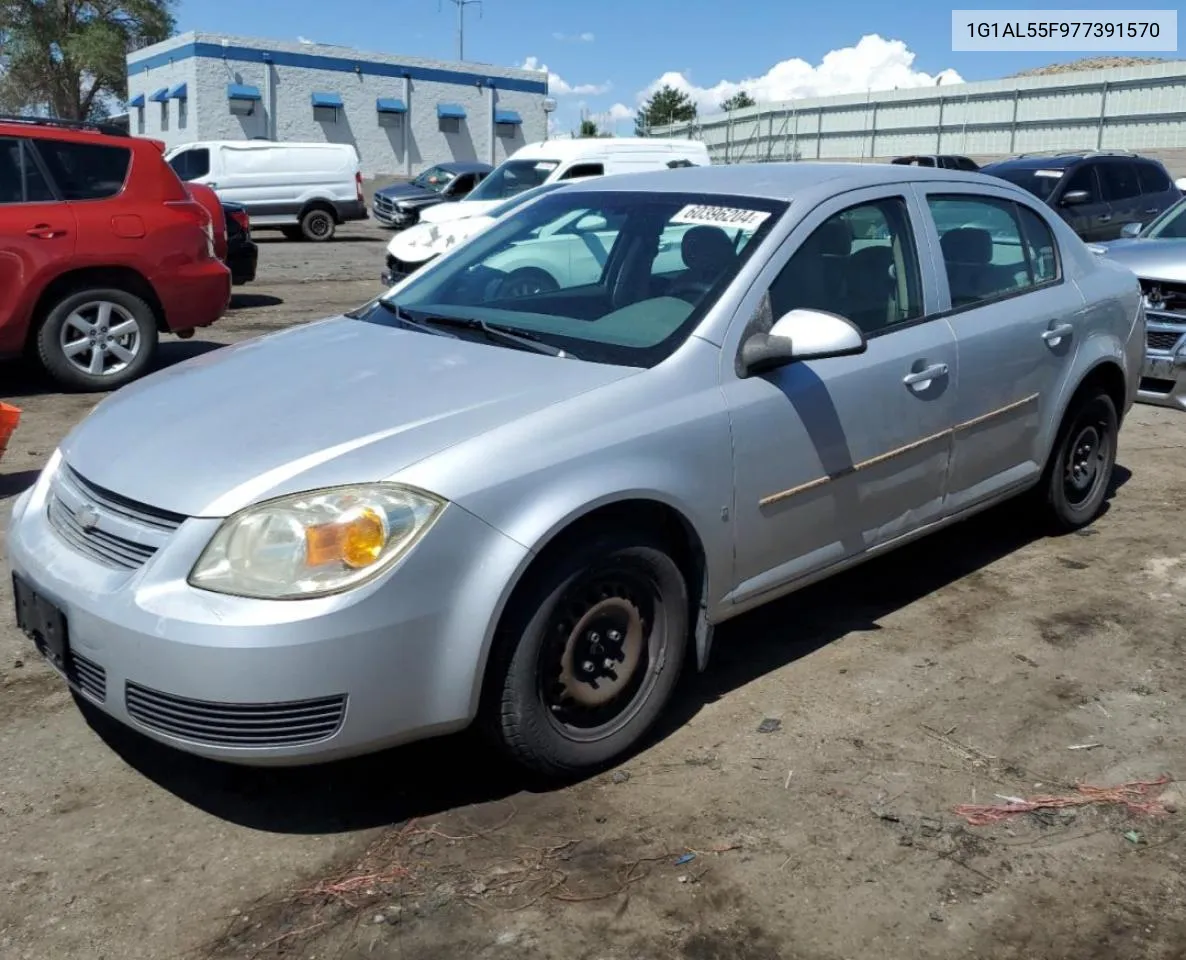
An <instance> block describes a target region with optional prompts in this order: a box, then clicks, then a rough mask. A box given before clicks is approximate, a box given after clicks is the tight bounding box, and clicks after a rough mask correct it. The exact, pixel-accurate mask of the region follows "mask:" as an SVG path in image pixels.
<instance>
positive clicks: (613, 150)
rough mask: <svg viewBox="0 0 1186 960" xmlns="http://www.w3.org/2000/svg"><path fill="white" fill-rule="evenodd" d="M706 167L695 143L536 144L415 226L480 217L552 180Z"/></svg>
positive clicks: (609, 140)
mask: <svg viewBox="0 0 1186 960" xmlns="http://www.w3.org/2000/svg"><path fill="white" fill-rule="evenodd" d="M709 164H710V161H709V158H708V147H707V146H706V145H705V144H704V143H702V142H701V141H699V140H666V139H658V138H651V137H583V138H579V139H576V140H541V141H540V142H539V143H529V144H527V145H526V146H524V147H520V148H519V149H518V150H516V151H515V152H514V153H513V154H511V155H510V156H509V157H507V158H506V159H505V160H504V161H503V162H502V163H500V164H499V165H498V166H497V167H495V168H494V169H493V170H492V171H490V173H488V174H487V175H486V179H485V180H483V181H482V182H481V183H480V184H478V186H477V187H475V188H474V189H473V190H471V191H470V192H469V193H468V194H467V195H466V196H465V197H464V198H462V199H461V200H458V201H457V202H456V203H441V204H438V205H437V206H435V207H429V208H428V209H427V210H425V211H424V212H423V213H421V214H420V222H421V223H448V222H449V221H450V220H461V219H464V218H465V217H476V216H481V215H482V214H485V213H488V212H489V211H490V210H492V209H493V208H494V207H497V206H498V205H499V204H500V203H502V202H503V201H504V200H509V199H510V198H511V197H513V196H514V195H515V194H517V193H522V192H523V191H524V190H529V189H531V188H532V187H538V186H539V185H540V184H542V183H551V182H553V181H555V180H576V179H580V178H582V177H600V176H603V175H609V174H615V173H642V172H645V171H647V170H662V169H663V168H665V167H707V166H709Z"/></svg>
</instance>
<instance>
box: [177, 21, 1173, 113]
mask: <svg viewBox="0 0 1186 960" xmlns="http://www.w3.org/2000/svg"><path fill="white" fill-rule="evenodd" d="M968 6H980V5H979V4H968ZM995 6H997V7H1006V6H1009V5H1008V4H996V5H995ZM1014 6H1021V5H1020V4H1016V5H1014ZM1042 6H1043V7H1044V8H1046V9H1080V10H1082V9H1108V7H1109V5H1108V4H1098V3H1091V2H1089V0H1080V2H1078V3H1073V4H1066V3H1062V4H1059V3H1046V4H1043V5H1042ZM1117 6H1121V5H1120V4H1117V3H1116V0H1113V2H1112V4H1111V8H1112V9H1115V8H1116V7H1117ZM479 9H480V15H479ZM951 9H952V4H951V3H950V2H946V3H933V2H928V0H920V2H915V3H913V4H906V3H902V2H897V3H894V2H888V3H887V2H885V0H881V2H877V3H874V2H867V0H833V2H831V3H823V4H789V3H771V2H767V3H745V4H743V3H738V2H732V3H719V2H713V3H709V2H707V0H596V2H593V3H574V2H572V0H567V2H559V0H485V2H484V3H483V4H482V5H481V8H479V7H478V6H470V7H467V8H466V14H465V15H466V32H465V55H466V59H467V60H476V61H482V62H486V63H498V64H504V65H521V64H524V63H525V62H530V63H532V64H533V65H536V66H545V65H546V66H547V68H548V70H549V72H550V73H551V74H552V85H553V89H554V91H555V92H558V93H559V94H560V96H559V97H558V99H559V101H560V109H559V111H558V112H557V120H558V126H559V128H560V129H561V130H565V129H568V128H570V127H575V126H576V123H577V121H578V120H579V117H580V115H581V111H582V110H588V111H589V112H590V113H592V114H595V115H600V118H601V119H602V122H603V125H608V126H611V127H615V128H616V130H617V132H618V133H621V134H626V133H629V132H630V130H631V129H632V124H631V122H630V121H629V119H628V118H627V114H629V113H631V112H632V111H633V110H634V109H635V108H636V107H637V105H638V100H639V96H640V94H642V93H644V92H645V91H646V90H647V89H648V88H649V87H651V86H652V85H653V84H654V83H656V82H657V81H658V80H660V78H663V77H664V75H665V74H679V77H678V78H676V77H673V76H668V77H667V78H666V79H668V80H675V81H676V82H677V85H686V86H687V87H688V88H689V90H690V92H692V93H693V95H694V96H695V97H696V98H697V100H698V101H699V102H700V103H701V105H702V110H703V109H704V108H705V107H709V106H711V105H712V104H713V103H714V102H715V101H716V100H718V99H719V97H720V95H721V94H722V93H724V94H727V93H729V92H731V91H732V89H734V88H733V87H731V86H728V85H727V84H737V83H740V82H742V81H746V80H751V81H752V80H757V81H758V83H757V84H756V85H755V84H754V83H749V84H745V85H746V86H747V87H748V88H750V89H751V90H752V89H754V87H755V86H756V87H757V91H758V93H759V94H761V93H762V92H763V91H766V92H767V95H768V96H769V97H770V98H771V99H785V98H787V97H789V96H805V95H812V94H816V95H823V94H831V93H841V92H860V91H864V90H865V89H866V88H867V87H869V86H872V88H873V89H879V88H880V89H886V88H890V87H893V86H895V85H901V86H907V85H923V84H929V83H933V82H934V78H935V77H937V76H938V75H939V74H941V73H942V72H943V71H954V72H955V74H958V76H959V77H960V78H962V79H964V80H983V79H991V78H994V77H1000V76H1004V75H1006V74H1009V73H1013V72H1016V71H1018V70H1022V69H1025V68H1027V67H1034V66H1041V65H1043V64H1046V63H1054V62H1059V61H1066V60H1073V59H1077V58H1078V57H1080V56H1087V55H1088V54H1074V53H1066V52H1058V53H1025V54H1012V53H952V51H951ZM177 21H178V28H179V29H180V30H183V31H184V30H204V31H209V32H220V33H235V34H241V35H247V36H255V37H264V38H272V39H284V40H295V39H297V37H304V38H306V39H309V40H313V41H316V42H318V43H338V44H345V45H348V46H353V47H357V48H360V49H363V50H377V51H381V52H385V53H392V54H401V53H402V54H407V55H410V56H423V57H432V58H441V59H455V57H456V53H457V39H456V25H457V15H456V8H455V7H454V6H453V4H452V3H450V2H449V0H441V2H440V9H439V11H438V0H334V2H332V3H325V2H322V0H316V2H315V0H286V2H285V3H284V4H283V5H281V4H280V3H276V2H275V0H263V2H256V3H251V2H244V0H181V2H180V5H179V7H178V14H177ZM870 35H872V36H870ZM862 37H865V38H866V39H865V40H863V41H862ZM854 48H855V49H854ZM829 54H832V56H830V57H829V58H828V60H826V61H825V57H826V56H827V55H829ZM1161 56H1172V55H1166V54H1161ZM529 58H533V59H531V60H530V61H529ZM795 59H798V60H801V61H805V62H804V63H800V64H785V63H784V61H790V60H795ZM779 64H783V65H782V66H781V67H778V66H777V65H779ZM920 75H924V76H920ZM949 79H955V78H954V77H953V76H952V75H951V74H947V75H946V76H945V80H949ZM722 82H725V84H726V85H721V84H722ZM759 99H765V97H763V96H761V95H759Z"/></svg>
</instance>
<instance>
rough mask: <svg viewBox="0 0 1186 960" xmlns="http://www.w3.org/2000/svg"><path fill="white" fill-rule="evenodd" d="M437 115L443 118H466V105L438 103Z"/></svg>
mask: <svg viewBox="0 0 1186 960" xmlns="http://www.w3.org/2000/svg"><path fill="white" fill-rule="evenodd" d="M437 116H438V117H439V118H440V119H441V120H464V119H465V107H463V106H461V104H459V103H438V104H437Z"/></svg>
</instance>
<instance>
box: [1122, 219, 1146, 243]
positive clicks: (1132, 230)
mask: <svg viewBox="0 0 1186 960" xmlns="http://www.w3.org/2000/svg"><path fill="white" fill-rule="evenodd" d="M1143 229H1144V225H1143V224H1140V223H1126V224H1125V225H1124V226H1123V227H1121V228H1120V236H1122V237H1125V238H1127V239H1132V238H1133V237H1139V236H1140V235H1141V231H1142V230H1143Z"/></svg>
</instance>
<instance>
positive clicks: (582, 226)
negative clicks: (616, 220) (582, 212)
mask: <svg viewBox="0 0 1186 960" xmlns="http://www.w3.org/2000/svg"><path fill="white" fill-rule="evenodd" d="M608 227H609V221H607V220H606V219H605V217H601V216H598V215H597V214H595V213H593V214H589V215H588V216H586V217H581V219H580V220H578V221H577V222H576V225H575V226H574V227H573V229H574V230H576V231H577V233H596V232H597V231H598V230H605V229H608Z"/></svg>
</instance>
